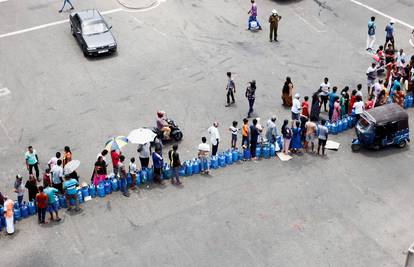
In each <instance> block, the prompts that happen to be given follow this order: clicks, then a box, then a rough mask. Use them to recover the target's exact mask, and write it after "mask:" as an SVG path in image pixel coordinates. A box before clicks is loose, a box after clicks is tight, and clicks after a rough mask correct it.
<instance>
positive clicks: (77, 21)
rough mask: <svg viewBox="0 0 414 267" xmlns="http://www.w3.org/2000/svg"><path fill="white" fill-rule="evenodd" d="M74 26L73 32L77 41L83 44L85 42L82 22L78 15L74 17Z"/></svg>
mask: <svg viewBox="0 0 414 267" xmlns="http://www.w3.org/2000/svg"><path fill="white" fill-rule="evenodd" d="M72 25H73V30H74V33H75V37H76V39H77V40H78V42H80V43H81V44H82V43H83V40H82V28H81V20H80V18H79V15H78V14H75V16H73V24H72Z"/></svg>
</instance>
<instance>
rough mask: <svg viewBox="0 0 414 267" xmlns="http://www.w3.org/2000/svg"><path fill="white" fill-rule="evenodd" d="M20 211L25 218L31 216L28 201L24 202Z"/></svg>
mask: <svg viewBox="0 0 414 267" xmlns="http://www.w3.org/2000/svg"><path fill="white" fill-rule="evenodd" d="M20 213H21V215H22V217H23V218H27V217H29V208H28V207H27V205H26V202H23V204H22V206H21V207H20Z"/></svg>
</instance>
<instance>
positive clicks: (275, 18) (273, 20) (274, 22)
mask: <svg viewBox="0 0 414 267" xmlns="http://www.w3.org/2000/svg"><path fill="white" fill-rule="evenodd" d="M281 19H282V16H279V14H278V13H277V11H276V9H273V10H272V15H270V17H269V24H270V33H269V39H270V42H272V41H273V38H274V40H275V42H278V40H277V27H278V25H279V21H280V20H281Z"/></svg>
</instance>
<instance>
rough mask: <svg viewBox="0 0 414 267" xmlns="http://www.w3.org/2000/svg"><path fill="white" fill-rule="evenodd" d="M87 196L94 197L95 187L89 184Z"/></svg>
mask: <svg viewBox="0 0 414 267" xmlns="http://www.w3.org/2000/svg"><path fill="white" fill-rule="evenodd" d="M89 195H90V196H91V197H92V198H94V197H96V187H95V185H93V184H91V185H90V186H89Z"/></svg>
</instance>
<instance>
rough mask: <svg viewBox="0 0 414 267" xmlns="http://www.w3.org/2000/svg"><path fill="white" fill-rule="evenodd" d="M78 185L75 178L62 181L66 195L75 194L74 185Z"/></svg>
mask: <svg viewBox="0 0 414 267" xmlns="http://www.w3.org/2000/svg"><path fill="white" fill-rule="evenodd" d="M77 185H78V182H77V181H76V180H75V179H70V180H69V181H65V182H63V189H64V190H65V192H66V194H68V195H75V194H76V193H77V192H76V186H77Z"/></svg>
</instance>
